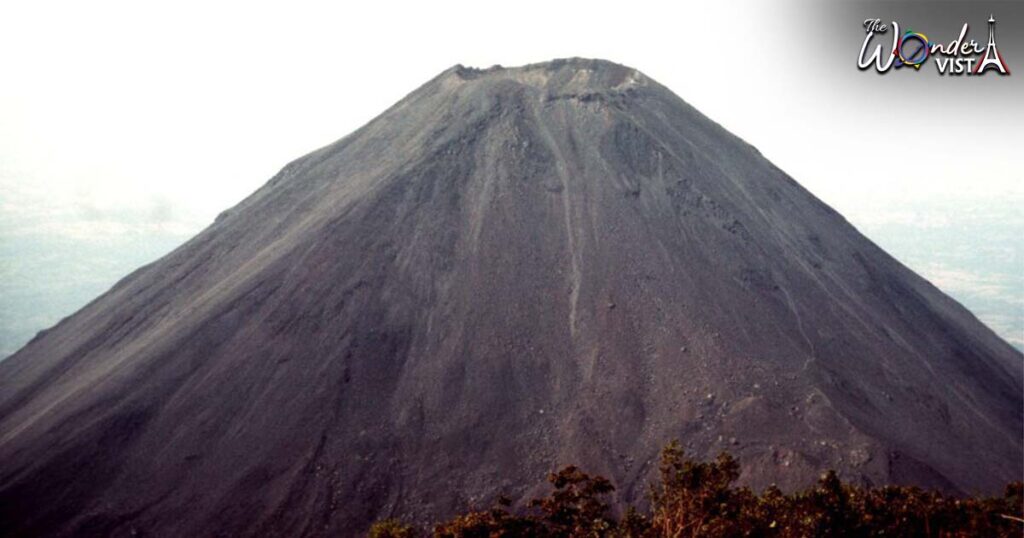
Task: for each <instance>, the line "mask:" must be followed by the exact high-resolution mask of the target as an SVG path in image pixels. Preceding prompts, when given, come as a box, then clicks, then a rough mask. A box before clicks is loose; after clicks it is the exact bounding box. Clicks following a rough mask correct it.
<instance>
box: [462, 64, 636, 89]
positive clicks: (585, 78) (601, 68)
mask: <svg viewBox="0 0 1024 538" xmlns="http://www.w3.org/2000/svg"><path fill="white" fill-rule="evenodd" d="M449 72H450V73H451V74H452V75H453V76H454V77H455V78H456V80H458V81H459V82H462V83H479V82H489V83H494V82H500V81H512V82H515V83H518V84H522V85H524V86H528V87H531V88H534V89H537V90H540V91H542V92H544V93H545V94H547V95H548V96H549V97H558V96H566V95H572V96H587V95H591V94H595V93H607V92H625V91H629V90H631V89H635V88H638V87H642V86H648V85H650V84H651V79H650V78H649V77H647V76H646V75H644V74H643V73H641V72H640V71H639V70H637V69H634V68H632V67H628V66H625V65H621V64H617V63H615V62H610V61H608V60H601V59H592V58H561V59H556V60H551V61H547V62H540V63H533V64H527V65H523V66H518V67H503V66H501V65H494V66H491V67H488V68H483V69H481V68H474V67H466V66H464V65H462V64H458V65H455V66H454V67H452V68H451V69H449Z"/></svg>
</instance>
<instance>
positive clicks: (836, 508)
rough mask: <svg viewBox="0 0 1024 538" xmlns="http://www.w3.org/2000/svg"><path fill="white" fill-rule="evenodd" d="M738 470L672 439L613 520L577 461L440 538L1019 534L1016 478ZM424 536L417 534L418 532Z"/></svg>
mask: <svg viewBox="0 0 1024 538" xmlns="http://www.w3.org/2000/svg"><path fill="white" fill-rule="evenodd" d="M739 475H740V467H739V464H738V463H737V462H736V460H735V459H734V458H733V457H732V456H730V455H728V454H725V453H723V454H721V455H720V456H718V458H716V459H715V460H714V461H711V462H700V461H695V460H692V459H689V458H687V457H686V456H685V454H684V453H683V451H682V449H681V448H680V446H679V444H678V443H675V442H673V443H670V444H669V445H668V446H666V447H665V449H664V450H662V453H661V462H660V466H659V480H658V482H657V483H655V484H652V486H651V488H650V492H649V494H648V498H649V500H650V508H649V509H648V510H647V511H640V510H637V509H636V508H635V507H628V508H627V509H626V511H625V513H623V515H622V517H621V518H619V519H616V518H615V517H613V516H612V512H611V507H610V505H609V504H608V503H607V501H606V497H607V495H608V494H610V493H611V492H613V491H614V490H615V487H614V486H613V485H612V484H611V482H609V481H608V480H607V479H605V478H602V477H600V476H590V475H588V474H586V473H584V472H583V471H581V470H580V469H578V468H577V467H575V466H569V467H565V468H564V469H562V470H560V471H559V472H557V473H552V474H551V475H549V476H548V482H550V483H551V485H552V487H553V488H554V490H553V491H552V492H551V494H550V495H548V496H547V497H543V498H540V499H533V500H532V501H530V502H528V503H526V505H525V506H524V507H523V509H522V510H519V511H514V510H512V509H511V502H510V501H509V500H508V499H506V498H504V497H502V498H499V499H498V502H497V503H496V504H495V506H494V507H493V508H491V509H490V510H485V511H471V512H467V513H465V514H462V515H459V516H456V517H454V518H452V519H451V520H449V521H446V522H443V523H440V524H438V525H437V526H436V527H435V528H434V532H433V535H434V536H436V537H444V538H477V537H479V538H490V537H520V536H536V537H541V538H545V537H573V538H577V537H580V538H582V537H603V536H608V537H632V538H653V537H671V538H694V537H698V536H699V537H709V538H715V537H723V538H725V537H746V536H750V537H780V538H791V537H792V538H796V537H809V536H851V537H874V536H878V537H882V536H914V537H917V536H921V537H936V538H954V537H974V536H979V537H981V536H983V537H1011V536H1013V537H1019V536H1022V535H1024V484H1022V483H1021V482H1013V483H1011V484H1010V485H1008V486H1007V487H1006V491H1005V494H1004V495H1003V496H1002V497H991V498H958V497H951V496H945V495H942V494H941V493H938V492H934V491H924V490H922V489H920V488H916V487H903V486H885V487H880V488H865V487H859V486H854V485H851V484H846V483H843V482H842V481H841V480H840V479H839V477H838V476H837V475H836V473H835V472H833V471H829V472H827V473H825V474H824V475H823V476H822V477H821V479H820V480H819V481H818V483H817V484H816V485H815V486H813V487H810V488H808V489H806V490H803V491H798V492H795V493H792V494H789V495H786V494H784V493H782V491H780V490H779V489H778V488H775V487H770V488H768V489H766V490H764V491H763V492H762V493H760V494H756V493H754V492H753V491H751V490H750V489H749V488H745V487H736V486H735V485H734V483H735V481H736V479H737V478H738V477H739ZM414 533H415V529H413V528H411V527H408V526H404V525H402V524H400V523H399V522H397V521H394V520H387V521H382V522H378V523H376V524H375V525H374V526H373V527H372V528H371V530H370V536H371V537H374V538H392V537H393V538H408V537H410V536H414V535H415V534H414ZM424 535H425V534H424Z"/></svg>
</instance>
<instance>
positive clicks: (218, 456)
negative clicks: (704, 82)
mask: <svg viewBox="0 0 1024 538" xmlns="http://www.w3.org/2000/svg"><path fill="white" fill-rule="evenodd" d="M1022 364H1024V362H1022V356H1021V354H1020V353H1019V352H1017V351H1016V350H1014V349H1013V348H1011V347H1010V346H1009V345H1008V344H1007V343H1005V342H1004V341H1002V340H1001V339H1000V338H999V337H997V336H996V335H995V334H994V333H993V332H992V331H990V330H989V329H987V328H986V327H985V326H983V325H982V324H981V323H980V322H979V321H978V320H977V319H975V317H974V316H972V315H971V314H970V312H968V311H967V310H965V309H964V308H963V307H961V306H960V305H959V304H957V303H956V302H955V301H953V300H952V299H950V298H949V297H947V296H946V295H944V294H943V293H941V292H940V291H939V290H937V289H936V288H935V287H934V286H932V285H931V284H929V283H928V282H926V281H925V280H923V279H922V278H921V277H919V276H917V275H916V274H914V273H913V272H911V271H910V270H908V269H907V268H905V267H903V266H902V265H900V264H899V263H898V262H897V261H895V260H894V259H892V258H891V257H890V256H888V255H887V254H886V253H885V252H883V251H882V250H880V249H879V248H878V247H876V246H875V245H874V244H872V243H871V242H870V241H869V240H867V239H865V238H864V237H863V236H861V235H860V234H859V233H858V232H857V231H856V230H855V229H854V228H853V227H852V226H851V225H850V224H848V223H847V222H846V221H845V220H844V219H843V218H842V217H841V216H840V215H838V214H837V213H836V212H835V211H833V210H832V209H830V208H829V207H827V206H826V205H825V204H823V203H822V202H820V201H819V200H817V199H816V198H814V196H812V195H811V194H809V193H808V192H807V191H805V190H804V189H803V188H801V187H800V186H799V185H798V184H797V183H795V182H794V181H793V180H792V179H790V178H789V177H788V176H786V174H785V173H783V172H782V171H780V170H779V169H777V168H776V167H774V166H773V165H772V164H771V163H769V162H768V161H767V160H765V159H764V158H763V157H761V155H760V154H759V153H758V152H757V150H755V149H754V148H753V147H751V146H749V145H747V144H746V143H744V142H742V141H741V140H739V139H737V138H736V137H735V136H733V135H731V134H729V133H728V132H726V131H725V130H724V129H722V128H721V127H720V126H718V125H717V124H715V123H714V122H712V121H710V120H708V119H707V118H705V117H704V116H703V115H701V114H700V113H699V112H697V111H696V110H694V109H693V108H692V107H690V106H689V105H687V104H686V103H685V102H683V101H682V100H680V99H679V98H678V97H676V96H675V95H673V94H672V93H671V92H670V91H668V90H667V89H665V88H664V87H662V86H660V85H659V84H657V83H655V82H654V81H652V80H650V79H649V78H647V77H646V76H644V75H643V74H641V73H640V72H638V71H636V70H634V69H630V68H627V67H624V66H620V65H616V64H612V63H608V62H604V61H596V60H578V59H574V60H563V61H554V62H550V63H545V64H537V65H531V66H526V67H521V68H515V69H502V68H492V69H488V70H474V69H466V68H463V67H461V66H457V67H454V68H452V69H450V70H448V71H446V72H444V73H442V74H441V75H440V76H438V77H437V78H435V79H434V80H431V81H430V82H428V83H427V84H425V85H424V86H423V87H421V88H419V89H418V90H416V91H415V92H413V93H412V94H410V95H409V96H408V97H406V98H405V99H403V100H402V101H401V102H399V103H398V104H396V105H395V106H394V107H392V108H391V109H389V110H388V111H386V112H385V113H384V114H382V115H381V116H379V117H378V118H376V119H374V120H373V121H371V122H370V123H369V124H367V125H366V126H364V127H363V128H361V129H359V130H358V131H356V132H354V133H352V134H351V135H349V136H347V137H345V138H343V139H342V140H340V141H338V142H336V143H334V144H331V145H330V146H327V147H325V148H322V149H320V150H317V151H315V152H313V153H311V154H309V155H306V156H305V157H302V158H300V159H298V160H296V161H294V162H292V163H290V164H288V165H287V166H286V167H285V168H284V169H283V170H282V171H281V172H280V173H279V174H278V175H277V176H275V177H274V178H273V179H271V180H270V181H269V182H268V183H267V184H266V185H265V186H263V187H262V188H260V189H259V190H258V191H257V192H256V193H254V194H253V195H251V196H250V197H249V198H247V199H246V200H244V201H243V202H241V203H240V204H239V205H238V206H236V207H234V208H233V209H231V210H229V211H227V212H225V213H224V214H222V215H221V216H220V217H218V219H217V220H216V222H215V223H213V224H212V225H211V226H210V227H209V228H207V229H206V230H204V231H203V232H202V233H200V234H199V235H198V236H196V237H195V238H194V239H192V240H191V241H189V242H188V243H187V244H185V245H184V246H182V247H181V248H179V249H177V250H175V251H174V252H172V253H171V254H169V255H167V256H166V257H164V258H163V259H161V260H159V261H157V262H156V263H153V264H152V265H149V266H146V267H143V268H141V269H139V270H137V271H135V272H134V273H132V274H131V275H129V276H128V277H126V278H125V279H124V280H122V281H121V282H119V283H118V284H117V285H116V286H114V288H113V289H111V290H110V291H109V292H107V293H106V294H104V295H103V296H101V297H99V298H98V299H96V300H95V301H93V302H92V303H91V304H89V305H88V306H86V307H85V308H83V309H82V310H80V311H79V312H77V313H76V314H74V315H73V316H71V317H69V318H67V319H65V320H64V321H62V322H61V323H59V324H58V325H57V326H56V327H54V328H52V329H50V330H48V331H44V332H43V333H41V334H40V335H39V336H38V337H37V338H35V339H34V340H33V341H32V342H31V343H29V344H28V345H27V346H26V347H25V348H23V349H22V350H20V351H19V352H18V353H16V354H15V355H13V356H12V357H11V358H9V359H8V360H6V361H4V362H2V363H0V534H5V535H66V534H110V535H129V534H131V533H132V532H141V533H145V534H149V535H155V536H189V535H199V536H210V535H260V536H264V535H287V536H299V535H314V536H316V535H326V534H339V533H340V534H353V533H356V532H358V531H360V530H361V529H365V527H366V525H367V524H368V523H369V522H370V521H372V520H373V519H375V518H380V517H388V516H400V517H405V518H409V519H413V520H419V521H429V520H432V519H434V518H437V517H441V516H445V515H447V514H450V513H451V512H453V511H454V510H461V509H464V508H466V506H467V505H468V504H469V503H476V504H483V503H487V502H489V501H490V500H491V499H493V497H494V496H495V495H497V494H498V493H500V492H505V493H508V494H510V495H511V496H512V497H514V498H521V497H522V496H524V495H532V494H535V493H538V492H539V490H540V488H543V486H542V485H541V481H542V479H543V476H544V473H545V472H547V471H549V470H551V469H553V468H555V467H556V466H557V465H560V464H564V463H577V464H580V465H582V466H583V467H584V468H586V469H588V470H589V471H592V472H595V473H600V474H603V475H605V476H608V477H609V478H611V479H613V480H614V482H615V483H616V484H617V485H618V486H619V489H618V491H617V492H616V494H615V495H616V499H617V500H618V501H621V502H635V501H639V500H641V499H642V496H643V492H644V483H645V481H646V480H647V479H648V478H649V476H650V474H651V471H652V470H653V468H654V467H655V466H656V456H657V453H658V450H659V449H660V448H661V447H662V446H663V445H664V444H665V443H666V442H667V441H669V440H670V439H672V438H679V439H681V440H682V442H683V443H684V445H685V446H687V447H689V449H690V451H691V453H694V454H696V455H700V456H707V455H713V454H715V453H717V452H718V451H720V450H723V449H728V450H729V451H731V452H732V453H733V454H735V455H737V456H738V458H739V459H740V461H741V463H742V464H743V465H744V470H745V473H746V474H745V475H744V476H743V477H742V480H744V481H745V482H746V483H748V484H751V485H753V486H756V487H761V486H765V485H767V484H768V483H771V482H776V483H779V484H780V485H782V486H784V487H796V486H803V485H806V484H808V483H809V482H811V481H813V480H814V479H815V478H816V477H817V476H818V475H819V473H820V472H821V471H822V470H824V469H826V468H836V469H838V470H839V471H840V473H841V475H843V476H845V477H846V478H849V479H852V480H862V481H865V482H870V483H872V484H881V483H912V484H919V485H923V486H937V487H942V488H945V489H948V490H954V491H961V492H975V491H983V492H992V491H995V490H997V489H998V488H1000V487H1001V486H1002V485H1003V484H1004V483H1005V482H1007V481H1009V480H1013V479H1020V478H1021V475H1022V457H1024V453H1022V433H1024V425H1022V424H1024V419H1022V407H1024V396H1022V393H1024V389H1022V386H1024V381H1022Z"/></svg>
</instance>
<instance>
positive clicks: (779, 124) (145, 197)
mask: <svg viewBox="0 0 1024 538" xmlns="http://www.w3.org/2000/svg"><path fill="white" fill-rule="evenodd" d="M697 4H698V3H681V2H680V3H674V4H673V5H671V6H670V5H665V4H658V3H647V4H645V3H642V2H632V3H630V4H629V6H628V9H627V6H626V5H624V4H603V5H602V4H598V3H593V2H587V3H569V2H550V1H548V2H518V3H516V4H514V5H508V6H505V7H501V8H486V9H485V8H484V7H483V4H482V3H480V2H452V3H445V2H410V3H394V2H365V3H361V5H354V4H350V3H340V2H331V3H304V2H288V3H277V4H273V5H271V4H262V3H257V2H224V3H215V4H214V3H210V2H175V3H163V4H156V3H142V2H107V1H102V0H101V1H95V2H63V3H61V2H21V3H7V4H6V5H5V7H3V8H0V50H3V51H4V53H3V57H4V62H3V64H4V68H3V77H2V78H3V83H2V84H0V188H2V192H4V193H5V194H4V195H3V198H2V199H0V203H2V204H3V205H2V206H0V211H3V212H15V213H20V212H23V211H33V210H34V207H33V206H34V204H44V205H47V206H54V207H51V208H50V209H51V210H54V211H57V210H59V209H60V208H62V207H65V206H67V207H73V208H75V210H76V211H77V212H78V214H77V217H83V219H81V220H84V221H87V222H101V221H103V220H104V219H103V217H104V215H106V214H107V213H111V214H113V215H114V216H118V215H120V216H124V215H126V214H127V215H131V216H133V217H139V218H143V219H148V221H149V222H148V224H154V223H165V224H166V223H171V222H177V221H180V220H183V219H184V220H187V219H190V218H198V219H199V220H204V221H205V220H209V218H211V217H212V216H213V215H215V214H216V213H217V212H218V211H220V210H222V209H224V208H225V207H227V206H229V205H231V204H233V203H235V202H236V201H238V200H239V199H241V198H242V197H243V196H245V195H246V194H248V193H249V192H251V191H252V190H254V189H255V188H256V187H257V186H258V185H260V184H261V183H262V182H263V181H265V180H266V179H268V178H269V177H270V176H271V175H272V174H273V173H274V172H275V171H276V170H277V169H278V168H280V167H281V166H282V165H284V164H285V163H286V162H287V161H289V160H291V159H293V158H295V157H297V156H299V155H301V154H304V153H306V152H308V151H310V150H312V149H314V148H316V147H319V146H321V145H324V144H326V143H328V142H331V141H333V140H335V139H337V138H340V137H341V136H343V135H345V134H347V133H348V132H350V131H352V130H353V129H355V128H357V127H358V126H360V125H361V124H362V123H364V122H366V121H367V120H369V119H370V118H372V117H373V116H375V115H376V114H378V113H379V112H381V111H382V110H383V109H384V108H386V107H387V106H389V105H390V104H392V103H393V102H394V101H396V100H398V99H399V98H401V97H402V96H403V95H404V94H406V93H408V92H409V91H411V90H412V89H414V88H415V87H417V86H418V85H419V84H421V83H423V82H425V81H426V80H427V79H429V78H431V77H432V76H433V75H435V74H437V73H438V72H439V71H441V70H443V69H445V68H447V67H449V66H451V65H453V64H455V63H463V64H466V65H470V66H489V65H491V64H495V63H500V64H504V65H518V64H523V63H530V62H535V61H542V60H546V59H551V58H556V57H566V56H587V57H603V58H607V59H611V60H613V61H618V62H620V63H625V64H629V65H631V66H633V67H637V68H639V69H640V70H642V71H644V72H646V73H647V74H648V75H650V76H652V77H654V78H655V79H657V80H659V81H660V82H662V83H663V84H665V85H667V86H668V87H670V88H672V89H673V90H674V91H676V92H677V93H678V94H679V95H681V96H682V97H683V98H684V99H686V100H687V101H689V102H690V103H691V104H694V105H695V106H697V107H698V108H699V109H700V110H702V111H703V112H705V113H706V114H707V115H709V116H710V117H711V118H712V119H715V120H716V121H718V122H719V123H721V124H723V125H724V126H725V127H727V128H728V129H730V130H732V131H733V132H735V133H737V134H738V135H740V136H741V137H743V138H745V139H746V140H747V141H749V142H751V143H752V144H754V145H755V146H757V147H758V148H760V149H761V151H762V152H763V153H764V154H765V155H767V156H768V157H769V158H770V159H772V160H773V161H775V162H776V164H778V165H780V166H781V167H782V168H783V169H785V170H787V171H788V172H790V173H791V174H792V175H793V176H794V177H795V178H796V179H797V180H798V181H800V182H801V183H803V184H804V185H805V186H807V187H809V188H810V189H811V190H812V191H814V192H816V193H818V194H819V195H820V196H822V197H824V198H825V199H826V201H828V202H831V203H834V204H838V205H840V206H842V205H843V202H844V197H856V196H861V197H863V196H877V195H878V193H879V192H886V193H889V194H891V195H899V194H900V193H914V195H915V196H919V195H921V194H922V193H925V194H927V193H929V192H933V191H934V192H936V193H940V192H941V193H946V194H949V193H962V192H963V185H964V183H965V182H967V181H969V182H971V184H972V187H971V192H972V194H976V195H979V194H986V193H990V194H999V195H1001V194H1004V193H1006V192H1015V193H1017V194H1019V193H1021V192H1022V191H1021V182H1020V179H1021V172H1020V170H1021V166H1019V165H1020V163H1021V160H1020V157H1019V155H1018V154H1017V152H1018V151H1019V148H1020V147H1021V144H1020V142H1021V141H1022V140H1021V138H1020V136H1021V135H1020V133H1019V131H1020V129H1019V127H1020V125H1022V124H1024V116H1022V115H1021V113H1020V109H1021V107H1019V106H1018V107H1016V108H1015V110H1011V111H1007V110H1006V108H1007V107H1000V109H1002V111H1003V113H1002V114H1001V115H1000V116H997V117H987V118H982V116H981V115H980V114H976V113H974V112H972V111H971V109H965V108H964V107H961V106H951V107H943V106H931V105H932V103H931V102H929V103H928V105H929V106H926V107H924V108H926V109H927V110H926V112H925V113H923V114H922V113H921V110H920V108H921V107H918V106H910V107H908V106H907V101H914V100H912V99H910V98H909V97H906V96H894V97H896V98H893V99H890V98H888V97H887V95H886V92H887V88H885V84H887V83H889V81H888V80H886V79H885V78H884V77H877V76H874V75H871V74H868V73H860V72H857V71H856V69H855V67H854V60H855V55H856V52H857V50H858V48H859V39H860V35H861V34H860V29H859V21H858V20H853V19H851V20H850V26H851V27H852V28H853V33H852V34H850V36H852V37H847V36H844V35H839V36H836V37H835V38H833V39H832V40H829V41H846V43H843V44H845V45H846V46H845V49H847V50H848V51H849V52H848V53H847V54H846V55H845V56H842V57H836V58H835V59H834V61H831V62H830V61H820V60H818V59H817V58H815V57H814V56H813V53H811V52H810V50H809V49H811V48H817V49H821V48H822V47H823V46H826V45H827V46H834V45H833V44H832V43H828V44H823V43H821V41H823V39H822V38H820V37H815V36H816V34H815V31H816V29H815V28H809V26H817V27H819V28H818V29H820V26H821V24H820V23H817V22H815V21H814V20H813V16H814V15H813V13H808V12H809V11H810V10H809V9H806V8H804V7H802V4H800V3H794V2H789V3H785V2H783V3H772V2H756V1H753V2H701V3H699V4H700V5H697ZM769 5H770V7H769ZM1021 65H1022V69H1024V59H1022V63H1021ZM836 72H847V74H848V75H849V76H851V77H852V76H861V77H862V78H864V79H865V82H868V81H870V82H871V83H876V84H874V86H876V88H870V87H869V88H867V90H866V91H862V92H857V91H851V89H850V88H849V87H842V86H843V85H848V84H847V81H846V80H844V79H841V78H837V77H836V76H829V74H830V73H836ZM929 76H930V75H929ZM894 78H895V77H894ZM931 78H932V79H933V80H932V81H931V82H933V83H934V84H936V85H938V84H941V83H943V82H947V81H944V80H942V79H939V78H937V77H931ZM972 90H973V89H972ZM977 97H979V98H984V96H983V95H979V96H977ZM966 98H968V97H967V96H964V98H962V99H961V100H963V99H966ZM908 109H910V110H908ZM972 118H973V119H972ZM982 119H984V122H982V121H981V120H982ZM975 120H976V121H977V124H978V127H982V126H986V125H987V126H989V127H993V128H995V129H997V131H998V132H1000V133H1004V134H1005V133H1006V132H1014V133H1015V134H1014V137H1015V139H1008V138H1007V137H1005V136H1003V137H1002V139H999V137H995V138H996V139H995V140H992V139H990V138H989V137H984V138H982V135H983V133H981V132H977V133H969V132H968V133H965V136H964V138H963V139H960V138H959V137H958V132H957V131H958V130H959V132H960V133H962V132H963V131H962V130H961V129H962V128H963V127H964V126H965V125H967V126H969V125H970V122H971V121H975ZM908 123H909V124H911V125H913V129H912V130H908V129H906V128H905V127H906V126H907V125H908ZM949 137H957V138H956V141H955V142H954V143H952V144H945V146H946V147H942V146H943V144H940V143H937V142H938V141H939V140H941V139H943V138H945V139H947V140H948V139H949ZM983 149H984V151H982V150H983ZM982 154H984V155H985V156H986V158H984V159H979V158H978V157H979V156H980V155H982ZM911 156H913V157H911ZM12 204H14V205H16V206H17V207H11V205H12ZM67 216H68V217H69V218H73V217H75V216H76V215H74V214H71V215H67ZM54 225H56V224H54ZM82 225H83V226H84V225H85V224H82Z"/></svg>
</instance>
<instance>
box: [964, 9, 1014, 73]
mask: <svg viewBox="0 0 1024 538" xmlns="http://www.w3.org/2000/svg"><path fill="white" fill-rule="evenodd" d="M990 67H995V68H996V69H998V70H999V74H1000V75H1009V74H1010V70H1009V69H1007V68H1006V64H1005V63H1004V62H1003V56H1002V55H1001V54H999V49H997V48H996V18H995V17H994V16H993V15H989V16H988V47H987V48H986V49H985V56H984V57H983V58H982V59H981V61H980V62H978V63H977V64H975V65H974V71H973V72H972V73H971V74H973V75H979V74H983V73H984V72H985V70H986V69H988V68H990Z"/></svg>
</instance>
